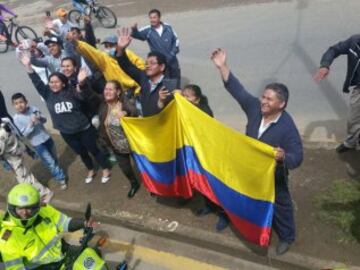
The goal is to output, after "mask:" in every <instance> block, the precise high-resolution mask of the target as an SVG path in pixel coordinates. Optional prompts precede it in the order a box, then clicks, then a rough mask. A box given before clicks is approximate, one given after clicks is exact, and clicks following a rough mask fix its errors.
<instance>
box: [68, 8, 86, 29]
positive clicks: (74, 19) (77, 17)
mask: <svg viewBox="0 0 360 270" xmlns="http://www.w3.org/2000/svg"><path fill="white" fill-rule="evenodd" d="M68 19H69V21H70V22H71V23H72V24H74V25H77V26H78V27H79V28H80V29H84V28H85V26H84V20H83V18H82V14H81V12H80V11H78V10H77V9H72V10H70V12H69V14H68Z"/></svg>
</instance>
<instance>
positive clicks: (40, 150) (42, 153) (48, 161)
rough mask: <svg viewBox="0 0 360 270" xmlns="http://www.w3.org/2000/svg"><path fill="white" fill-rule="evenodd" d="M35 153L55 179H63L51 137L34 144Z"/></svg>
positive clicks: (62, 172)
mask: <svg viewBox="0 0 360 270" xmlns="http://www.w3.org/2000/svg"><path fill="white" fill-rule="evenodd" d="M34 148H35V151H36V153H37V154H38V156H39V157H40V159H41V161H42V163H43V164H44V165H45V167H46V168H47V169H48V170H49V171H50V173H51V175H52V177H53V178H54V179H55V180H56V181H64V180H65V173H64V171H63V170H62V169H61V168H60V167H59V164H58V160H57V156H56V148H55V143H54V141H53V139H51V138H50V139H48V140H47V141H46V142H44V143H42V144H39V145H37V146H34Z"/></svg>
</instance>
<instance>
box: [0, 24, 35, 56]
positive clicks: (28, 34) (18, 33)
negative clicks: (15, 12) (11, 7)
mask: <svg viewBox="0 0 360 270" xmlns="http://www.w3.org/2000/svg"><path fill="white" fill-rule="evenodd" d="M15 18H16V17H13V18H10V19H9V24H8V25H7V28H8V31H9V35H10V37H12V36H13V34H14V36H15V40H16V42H17V43H20V42H21V41H22V40H24V39H31V40H33V39H37V38H38V36H37V34H36V32H35V31H34V30H33V29H32V28H31V27H29V26H26V25H18V24H17V23H16V22H15V21H14V19H15ZM15 29H16V30H15ZM8 49H9V42H8V40H7V38H6V37H5V36H4V35H2V34H1V33H0V53H6V52H7V51H8Z"/></svg>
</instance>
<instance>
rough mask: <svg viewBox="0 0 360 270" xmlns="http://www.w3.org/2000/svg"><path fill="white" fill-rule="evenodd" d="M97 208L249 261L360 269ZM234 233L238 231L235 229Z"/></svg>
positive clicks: (135, 226) (68, 206)
mask: <svg viewBox="0 0 360 270" xmlns="http://www.w3.org/2000/svg"><path fill="white" fill-rule="evenodd" d="M52 204H53V205H54V206H56V207H58V208H59V209H63V210H68V211H75V212H83V211H84V209H85V206H84V205H81V204H75V203H67V202H63V201H59V200H53V201H52ZM93 212H94V214H95V215H96V216H97V217H101V218H104V219H105V221H106V222H108V223H111V222H113V223H114V221H116V223H118V224H120V225H122V226H124V227H127V228H130V229H132V230H136V231H140V232H146V233H150V234H155V235H159V236H163V237H168V238H171V239H173V240H177V241H181V242H186V243H190V244H193V245H198V246H201V247H205V248H209V249H213V250H215V251H220V252H223V253H226V254H228V255H231V256H235V257H241V258H244V259H247V260H249V261H253V262H256V263H261V264H264V265H268V266H273V267H278V268H280V269H319V270H320V269H336V268H342V269H349V270H350V269H351V270H360V267H358V266H349V265H345V264H343V263H340V262H337V261H327V260H322V259H318V258H314V257H310V256H307V255H303V254H299V253H295V252H292V251H291V250H290V251H289V252H287V253H286V254H284V255H282V256H277V255H276V254H275V250H274V249H273V248H269V250H267V251H266V250H265V249H262V248H259V247H258V246H255V245H251V244H248V243H247V242H246V241H245V240H241V239H234V238H232V237H229V236H226V235H223V234H221V233H216V232H211V231H205V230H202V229H199V228H194V227H190V226H187V225H183V224H180V223H178V222H176V221H172V220H166V219H160V218H156V217H144V216H142V215H134V214H132V213H129V212H126V211H116V212H107V211H101V210H98V209H93ZM111 220H112V221H111ZM234 233H236V232H235V231H234ZM239 238H241V237H239Z"/></svg>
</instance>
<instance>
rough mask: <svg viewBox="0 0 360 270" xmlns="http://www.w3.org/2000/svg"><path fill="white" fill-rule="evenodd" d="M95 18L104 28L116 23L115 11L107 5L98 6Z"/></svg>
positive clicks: (111, 26) (112, 26)
mask: <svg viewBox="0 0 360 270" xmlns="http://www.w3.org/2000/svg"><path fill="white" fill-rule="evenodd" d="M96 18H97V19H98V20H99V22H100V23H101V25H102V26H103V27H105V28H114V27H115V26H116V24H117V18H116V15H115V13H114V12H112V10H111V9H109V8H107V7H103V6H100V7H99V8H98V10H97V12H96Z"/></svg>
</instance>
